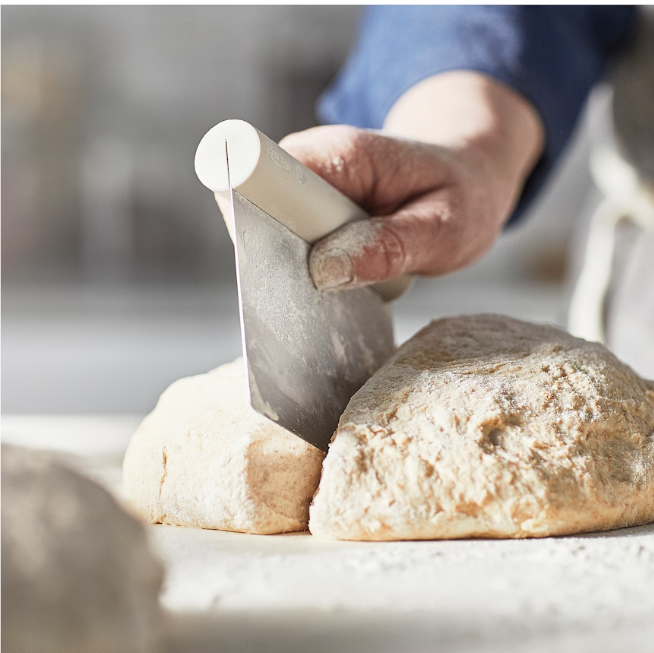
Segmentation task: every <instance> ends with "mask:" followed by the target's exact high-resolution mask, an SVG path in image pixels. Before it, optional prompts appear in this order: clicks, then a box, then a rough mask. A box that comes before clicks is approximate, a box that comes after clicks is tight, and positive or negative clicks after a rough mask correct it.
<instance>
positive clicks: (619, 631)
mask: <svg viewBox="0 0 654 653" xmlns="http://www.w3.org/2000/svg"><path fill="white" fill-rule="evenodd" d="M137 424H138V419H133V420H129V419H118V418H102V417H98V418H92V417H89V416H85V417H83V418H82V417H65V416H57V417H47V416H45V417H29V418H20V417H11V416H9V417H7V416H3V425H2V426H3V438H5V439H7V440H9V441H11V442H14V443H17V444H28V445H29V446H33V447H47V448H54V449H61V450H64V451H66V452H68V453H69V454H70V453H73V454H74V453H75V452H78V455H76V456H75V457H74V459H73V462H74V463H75V464H76V465H77V467H78V468H80V469H82V470H86V471H89V472H90V473H91V475H92V476H93V477H95V478H96V479H98V480H100V481H101V482H103V484H105V485H108V486H109V487H110V489H113V490H114V491H118V490H119V483H120V461H121V458H122V454H123V453H124V449H125V446H126V443H127V441H128V439H129V436H130V435H131V434H132V433H133V430H134V428H135V426H136V425H137ZM149 532H150V535H151V541H152V543H153V545H154V547H155V551H156V552H157V553H158V554H159V555H160V557H161V558H162V560H163V562H164V563H165V567H166V572H167V579H166V583H165V587H164V593H163V603H164V606H165V607H166V608H168V610H169V611H170V612H172V613H173V615H174V618H173V620H172V625H173V632H172V634H171V644H170V647H169V648H168V649H167V651H169V652H170V653H177V652H179V653H181V652H183V653H196V652H197V653H199V652H200V651H206V650H217V651H222V650H224V651H229V652H230V653H246V652H247V653H252V652H254V651H261V650H284V651H287V652H288V653H306V651H308V650H311V651H314V652H316V653H327V651H330V652H332V651H335V650H338V651H344V652H345V653H349V652H352V653H354V652H356V653H373V652H374V653H398V652H399V651H401V652H402V653H414V652H416V653H418V652H421V653H422V652H423V651H425V652H426V651H434V650H442V651H457V653H461V652H466V653H468V652H469V653H494V652H495V651H497V652H498V653H499V652H500V651H502V653H507V652H508V653H514V652H515V653H518V652H520V653H522V652H523V651H525V650H528V651H530V653H532V652H533V653H551V652H552V651H554V650H556V651H563V652H565V653H567V652H569V653H585V652H588V653H605V652H606V653H608V652H610V653H622V652H623V651H625V650H632V651H647V650H648V648H647V647H648V646H649V647H650V649H651V643H652V642H653V641H654V620H653V619H652V615H653V614H654V592H652V587H654V525H649V526H642V527H637V528H628V529H622V530H618V531H611V532H607V533H602V534H596V535H586V536H580V537H564V538H547V539H540V540H534V539H532V540H453V541H434V542H338V541H331V540H325V539H319V538H316V537H311V536H309V535H307V534H291V535H273V536H257V535H247V534H242V533H227V532H221V531H211V530H199V529H192V528H180V527H176V526H163V525H160V524H158V525H153V526H150V527H149Z"/></svg>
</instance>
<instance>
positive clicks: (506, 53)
mask: <svg viewBox="0 0 654 653" xmlns="http://www.w3.org/2000/svg"><path fill="white" fill-rule="evenodd" d="M635 19H636V10H635V8H634V7H630V6H567V7H564V6H481V7H478V6H379V7H370V8H368V9H367V10H366V11H365V12H364V15H363V20H362V25H361V30H360V35H359V40H358V43H357V44H356V46H355V48H354V50H353V52H352V54H351V56H350V58H349V60H348V62H347V63H346V65H345V67H344V69H343V70H342V72H341V74H340V75H339V77H338V78H337V80H336V81H335V83H334V84H333V85H332V86H331V88H329V89H328V90H327V92H326V93H325V94H324V95H323V97H322V98H321V99H320V101H319V104H318V113H319V116H320V118H321V120H322V121H323V122H326V123H347V124H350V125H354V126H357V127H365V128H371V129H380V128H381V127H382V125H383V122H384V119H385V118H386V115H387V113H388V112H389V110H390V109H391V107H392V106H393V104H394V103H395V101H396V100H397V99H398V98H399V97H400V96H401V95H402V94H403V93H404V92H405V91H407V90H408V89H409V88H411V87H412V86H414V85H415V84H417V83H418V82H420V81H421V80H423V79H425V78H427V77H430V76H432V75H436V74H438V73H442V72H445V71H450V70H474V71H477V72H480V73H484V74H486V75H489V76H490V77H493V78H495V79H497V80H499V81H500V82H503V83H504V84H506V85H507V86H509V87H511V88H513V89H514V90H516V91H518V92H519V93H521V94H522V95H523V96H524V97H526V98H527V99H528V100H530V101H531V103H532V104H533V105H534V107H535V108H536V110H537V111H538V112H539V114H540V116H541V118H542V120H543V124H544V126H545V134H546V144H545V150H544V153H543V156H542V158H541V160H540V161H539V162H538V164H537V165H536V167H535V168H534V170H533V171H532V174H531V176H530V177H529V179H528V181H527V183H526V184H525V187H524V189H523V194H522V197H521V199H520V202H519V204H518V206H517V208H516V210H515V212H514V214H513V216H512V217H511V220H510V222H514V221H515V220H516V219H517V218H519V216H520V215H521V214H522V213H523V212H524V210H525V208H526V207H527V205H528V204H529V202H530V201H531V200H532V199H533V198H534V196H535V195H536V194H537V192H538V190H539V189H540V187H541V186H542V184H543V182H544V181H545V179H546V178H547V176H548V174H549V173H550V171H551V169H552V167H553V166H554V164H555V163H556V161H557V159H558V158H559V156H560V155H561V152H562V151H563V149H564V147H565V145H566V143H567V141H568V139H569V138H570V135H571V134H572V131H573V129H574V126H575V123H576V121H577V119H578V117H579V113H580V112H581V109H582V107H583V104H584V102H585V100H586V97H587V95H588V93H589V92H590V89H591V88H592V86H593V85H594V84H595V83H596V82H597V81H598V80H599V79H600V78H601V76H602V74H603V72H604V70H605V68H606V65H607V62H608V61H609V59H610V58H611V56H612V55H613V54H614V53H615V52H616V51H618V50H619V49H620V48H621V47H622V46H623V45H624V43H625V42H626V41H627V40H628V38H629V36H630V34H631V32H632V29H633V27H634V23H635Z"/></svg>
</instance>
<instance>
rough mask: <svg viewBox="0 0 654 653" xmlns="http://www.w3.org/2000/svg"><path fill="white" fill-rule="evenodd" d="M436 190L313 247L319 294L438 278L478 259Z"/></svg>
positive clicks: (471, 240)
mask: <svg viewBox="0 0 654 653" xmlns="http://www.w3.org/2000/svg"><path fill="white" fill-rule="evenodd" d="M452 210H453V206H452V201H451V198H450V192H449V191H448V190H445V189H442V190H439V191H434V192H433V193H430V194H428V196H425V197H422V198H420V199H419V200H417V201H415V202H412V203H410V204H408V205H406V206H405V207H403V209H402V210H400V211H398V212H396V213H394V214H391V215H389V216H384V217H376V218H370V219H369V220H361V221H359V222H353V223H351V224H348V225H345V226H344V227H342V228H341V229H339V230H338V231H336V232H335V233H333V234H331V235H330V236H328V237H327V238H324V239H323V240H321V241H320V242H318V243H316V245H314V247H313V249H312V251H311V254H310V257H309V270H310V272H311V276H312V278H313V281H314V283H315V284H316V287H317V288H318V289H320V290H341V289H346V288H356V287H359V286H365V285H368V284H371V283H378V282H381V281H386V280H387V279H393V278H394V277H397V276H399V275H401V274H404V273H419V274H427V275H430V276H438V275H440V274H445V273H447V272H452V271H454V270H456V269H459V268H461V267H463V265H465V264H467V263H468V262H470V260H471V259H474V258H476V256H477V255H478V254H477V252H476V247H474V242H475V239H474V238H471V237H470V234H468V233H467V232H466V229H465V228H464V229H462V228H461V224H460V221H459V220H457V219H456V218H455V216H453V215H452Z"/></svg>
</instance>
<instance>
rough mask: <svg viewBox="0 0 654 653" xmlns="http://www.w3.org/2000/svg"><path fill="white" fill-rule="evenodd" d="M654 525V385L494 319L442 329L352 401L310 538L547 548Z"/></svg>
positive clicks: (445, 323)
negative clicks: (549, 542)
mask: <svg viewBox="0 0 654 653" xmlns="http://www.w3.org/2000/svg"><path fill="white" fill-rule="evenodd" d="M650 521H654V382H651V381H645V380H643V379H641V378H640V377H638V376H637V375H636V374H635V373H634V372H633V371H632V370H631V369H630V368H629V367H627V366H626V365H623V364H622V363H620V362H619V361H618V360H617V359H616V358H615V357H614V356H613V355H612V354H610V353H609V352H608V351H607V350H606V349H605V348H604V347H602V346H601V345H599V344H592V343H588V342H586V341H584V340H580V339H577V338H573V337H572V336H570V335H568V334H567V333H565V332H563V331H560V330H558V329H556V328H554V327H550V326H544V325H536V324H529V323H526V322H521V321H518V320H514V319H511V318H508V317H502V316H497V315H478V316H467V317H457V318H448V319H443V320H438V321H436V322H433V323H432V324H430V325H429V326H428V327H426V328H425V329H423V330H422V331H421V332H420V333H418V334H417V335H416V336H414V337H413V338H412V339H411V340H410V341H409V342H407V343H406V344H405V345H404V346H403V347H401V348H400V349H399V350H398V351H397V352H396V354H395V355H394V356H393V357H392V359H391V360H390V361H389V362H388V363H387V364H386V365H385V366H384V367H382V368H381V369H380V370H379V371H378V372H377V373H376V374H375V375H374V376H373V377H372V378H371V379H370V380H369V381H368V383H366V385H365V386H364V387H363V388H362V389H361V390H359V392H358V393H357V394H356V395H355V396H354V397H353V398H352V400H351V401H350V403H349V405H348V407H347V409H346V410H345V412H344V414H343V415H342V417H341V420H340V424H339V428H338V430H337V431H336V434H335V436H334V439H333V441H332V444H331V447H330V449H329V453H328V455H327V458H326V459H325V462H324V470H323V475H322V479H321V481H320V487H319V490H318V493H317V495H316V497H315V499H314V502H313V505H312V507H311V519H310V524H309V528H310V530H311V532H312V533H314V534H318V535H323V536H327V537H332V538H340V539H352V540H398V539H430V538H460V537H542V536H547V535H561V534H567V533H577V532H583V531H594V530H606V529H611V528H617V527H622V526H628V525H635V524H642V523H647V522H650Z"/></svg>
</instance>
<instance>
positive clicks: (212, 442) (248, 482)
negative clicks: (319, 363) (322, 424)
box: [123, 359, 323, 534]
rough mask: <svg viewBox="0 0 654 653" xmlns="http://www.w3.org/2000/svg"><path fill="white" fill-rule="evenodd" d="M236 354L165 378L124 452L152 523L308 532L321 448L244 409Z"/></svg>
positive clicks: (128, 474) (133, 494)
mask: <svg viewBox="0 0 654 653" xmlns="http://www.w3.org/2000/svg"><path fill="white" fill-rule="evenodd" d="M246 383H247V381H246V378H245V371H244V366H243V361H242V359H238V360H237V361H234V362H233V363H230V364H228V365H223V366H222V367H219V368H217V369H215V370H212V371H211V372H209V373H207V374H200V375H198V376H192V377H188V378H185V379H180V380H179V381H176V382H175V383H173V384H172V385H171V386H170V387H169V388H168V389H167V390H166V391H165V392H164V393H163V394H162V395H161V398H160V399H159V402H158V403H157V406H156V407H155V409H154V410H153V411H152V412H151V413H150V414H149V415H148V416H147V417H146V418H145V419H144V420H143V422H142V423H141V425H140V427H139V428H138V430H137V431H136V433H135V434H134V436H133V438H132V441H131V442H130V445H129V447H128V449H127V452H126V454H125V460H124V463H123V482H124V486H125V489H126V492H127V494H128V496H129V497H130V499H131V501H132V503H133V505H134V506H135V508H136V510H137V512H138V513H139V514H140V515H141V516H142V517H143V518H144V519H145V520H146V521H148V522H150V523H153V524H154V523H162V524H177V525H179V526H190V527H194V528H215V529H219V530H227V531H241V532H244V533H260V534H270V533H284V532H288V531H302V530H306V528H307V521H308V517H309V502H310V501H311V497H312V495H313V493H314V491H315V489H316V487H317V485H318V480H319V479H320V467H321V463H322V458H323V453H322V452H321V451H319V450H318V449H316V448H315V447H313V446H311V445H310V444H307V443H306V442H304V440H301V439H300V438H298V437H296V436H295V435H293V434H291V433H289V432H288V431H287V430H286V429H284V428H282V427H281V426H278V425H277V424H275V423H274V422H271V421H270V420H268V419H266V418H265V417H262V416H261V415H259V413H257V412H256V411H255V410H254V409H253V408H252V407H251V406H250V402H249V398H248V393H247V386H246Z"/></svg>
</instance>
